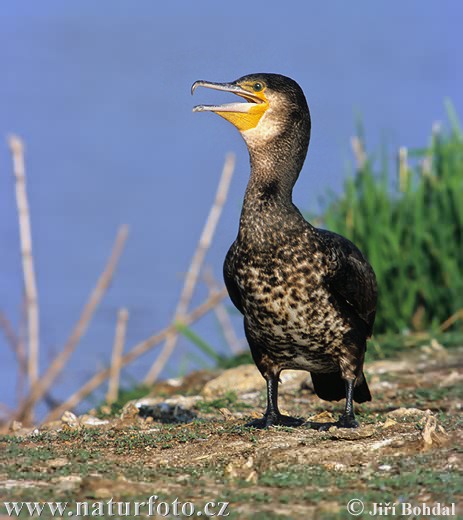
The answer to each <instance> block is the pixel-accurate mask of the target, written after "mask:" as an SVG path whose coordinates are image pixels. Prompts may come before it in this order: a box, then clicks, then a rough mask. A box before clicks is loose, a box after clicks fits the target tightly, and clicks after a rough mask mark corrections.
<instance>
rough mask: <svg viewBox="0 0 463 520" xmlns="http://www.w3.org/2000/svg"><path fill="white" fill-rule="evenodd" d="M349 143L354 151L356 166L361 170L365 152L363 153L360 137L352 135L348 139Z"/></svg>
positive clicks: (365, 157) (364, 161) (363, 164)
mask: <svg viewBox="0 0 463 520" xmlns="http://www.w3.org/2000/svg"><path fill="white" fill-rule="evenodd" d="M350 144H351V147H352V151H353V152H354V156H355V160H356V162H357V168H358V169H359V170H361V169H362V168H363V167H364V166H365V163H366V162H367V154H366V153H365V148H364V146H363V143H362V140H361V139H360V137H358V136H356V135H354V136H353V137H351V139H350Z"/></svg>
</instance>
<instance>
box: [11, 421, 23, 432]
mask: <svg viewBox="0 0 463 520" xmlns="http://www.w3.org/2000/svg"><path fill="white" fill-rule="evenodd" d="M22 427H23V423H22V422H19V421H12V422H11V425H10V431H11V432H17V431H18V430H21V429H22Z"/></svg>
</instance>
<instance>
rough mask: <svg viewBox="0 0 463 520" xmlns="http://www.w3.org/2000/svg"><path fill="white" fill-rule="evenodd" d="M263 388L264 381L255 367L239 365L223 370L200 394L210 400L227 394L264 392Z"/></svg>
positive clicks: (264, 385)
mask: <svg viewBox="0 0 463 520" xmlns="http://www.w3.org/2000/svg"><path fill="white" fill-rule="evenodd" d="M265 387H266V384H265V380H264V378H263V377H262V375H261V374H260V372H259V371H258V370H257V367H256V366H255V365H240V366H238V367H235V368H230V369H228V370H225V372H223V373H222V374H220V376H218V377H216V378H215V379H212V380H211V381H209V382H208V383H206V384H205V385H204V387H203V390H202V392H201V394H202V395H203V396H204V397H206V398H209V399H211V398H217V397H219V396H222V395H224V394H226V393H227V392H236V393H237V394H242V393H249V392H253V391H255V390H264V389H265Z"/></svg>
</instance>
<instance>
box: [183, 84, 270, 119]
mask: <svg viewBox="0 0 463 520" xmlns="http://www.w3.org/2000/svg"><path fill="white" fill-rule="evenodd" d="M198 87H205V88H211V89H214V90H223V91H224V92H231V93H233V94H236V95H237V96H241V97H242V98H244V99H245V100H246V101H247V103H241V102H238V103H226V104H224V105H197V106H195V107H194V108H193V112H240V113H248V112H250V111H251V109H252V108H253V107H255V106H256V105H259V104H262V103H264V102H265V101H264V99H262V97H259V96H257V95H256V94H254V93H253V92H250V91H249V90H246V89H244V88H242V87H240V86H239V85H236V84H234V83H213V82H211V81H202V80H199V81H195V82H194V83H193V85H192V87H191V93H192V94H193V93H194V91H195V90H196V89H197V88H198Z"/></svg>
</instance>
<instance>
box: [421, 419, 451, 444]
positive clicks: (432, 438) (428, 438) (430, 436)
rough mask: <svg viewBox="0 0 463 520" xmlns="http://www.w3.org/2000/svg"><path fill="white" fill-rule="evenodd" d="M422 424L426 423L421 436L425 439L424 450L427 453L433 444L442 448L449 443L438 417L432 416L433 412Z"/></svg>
mask: <svg viewBox="0 0 463 520" xmlns="http://www.w3.org/2000/svg"><path fill="white" fill-rule="evenodd" d="M421 423H424V427H423V431H422V432H421V436H422V438H423V449H424V450H425V451H426V450H428V449H429V448H431V446H432V445H433V444H436V445H437V446H442V445H443V444H445V443H446V442H447V441H448V434H447V432H446V431H445V430H444V428H443V427H442V426H441V425H440V424H438V422H437V419H436V416H435V415H432V413H431V412H429V414H427V415H426V417H423V419H422V420H421Z"/></svg>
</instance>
